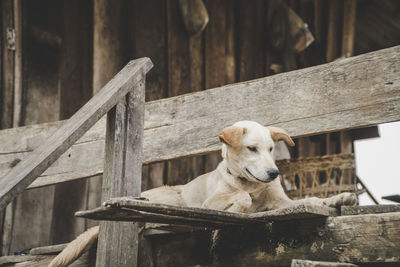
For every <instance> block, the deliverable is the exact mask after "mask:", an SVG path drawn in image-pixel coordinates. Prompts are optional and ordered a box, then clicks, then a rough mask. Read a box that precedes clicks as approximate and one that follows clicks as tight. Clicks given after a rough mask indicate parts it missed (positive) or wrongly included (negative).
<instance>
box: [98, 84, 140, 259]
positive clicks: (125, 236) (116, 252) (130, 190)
mask: <svg viewBox="0 0 400 267" xmlns="http://www.w3.org/2000/svg"><path fill="white" fill-rule="evenodd" d="M144 89H145V80H144V77H143V80H142V81H140V82H139V83H138V84H137V85H136V86H135V87H134V88H133V91H132V92H131V93H129V94H128V95H127V96H126V99H124V100H122V101H120V102H119V103H118V104H117V105H116V106H115V107H114V108H113V109H112V110H111V111H109V112H108V114H107V132H106V152H105V153H106V155H105V161H104V162H105V163H104V173H103V187H102V189H103V190H102V201H105V200H107V199H109V198H112V197H119V196H139V195H140V190H141V179H142V143H143V125H144V101H145V94H144ZM137 251H138V226H137V223H132V222H102V223H101V224H100V235H99V241H98V248H97V260H96V266H136V265H137Z"/></svg>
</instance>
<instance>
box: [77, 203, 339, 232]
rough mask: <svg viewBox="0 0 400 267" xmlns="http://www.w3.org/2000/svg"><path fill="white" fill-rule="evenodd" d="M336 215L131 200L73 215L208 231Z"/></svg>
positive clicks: (321, 210)
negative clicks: (235, 210)
mask: <svg viewBox="0 0 400 267" xmlns="http://www.w3.org/2000/svg"><path fill="white" fill-rule="evenodd" d="M336 215H337V211H336V209H333V208H329V207H322V206H313V205H296V206H293V207H289V208H284V209H277V210H272V211H265V212H257V213H252V214H244V213H233V212H225V211H218V210H209V209H201V208H192V207H177V206H171V205H165V204H158V203H150V202H146V201H139V200H135V199H132V198H114V199H110V200H107V201H105V202H104V203H103V207H99V208H96V209H93V210H90V211H79V212H77V213H76V216H78V217H85V218H91V219H96V220H115V221H140V222H143V221H144V222H153V223H168V224H178V225H180V224H183V225H192V226H197V227H198V226H202V227H210V228H223V227H226V226H234V225H246V224H254V223H265V222H271V221H275V220H283V221H284V220H294V219H305V218H307V219H308V218H319V217H327V216H336Z"/></svg>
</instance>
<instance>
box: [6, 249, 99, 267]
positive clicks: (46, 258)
mask: <svg viewBox="0 0 400 267" xmlns="http://www.w3.org/2000/svg"><path fill="white" fill-rule="evenodd" d="M38 249H39V250H40V249H41V248H38ZM55 252H59V251H55ZM55 256H56V255H55V254H53V255H51V254H49V255H47V254H38V255H33V254H30V253H29V254H28V255H20V256H3V257H0V266H10V267H46V266H48V265H49V263H50V262H51V261H52V260H53V258H54V257H55ZM95 258H96V246H92V248H91V249H90V250H89V251H87V252H85V253H83V254H82V256H80V257H79V258H78V259H77V260H76V261H74V262H73V263H72V264H70V265H68V266H70V267H94V266H95Z"/></svg>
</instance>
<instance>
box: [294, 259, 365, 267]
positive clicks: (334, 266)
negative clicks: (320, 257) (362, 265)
mask: <svg viewBox="0 0 400 267" xmlns="http://www.w3.org/2000/svg"><path fill="white" fill-rule="evenodd" d="M290 266H291V267H357V266H358V265H355V264H352V263H344V262H327V261H309V260H295V259H293V260H292V264H291V265H290Z"/></svg>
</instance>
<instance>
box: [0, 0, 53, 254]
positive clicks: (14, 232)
mask: <svg viewBox="0 0 400 267" xmlns="http://www.w3.org/2000/svg"><path fill="white" fill-rule="evenodd" d="M4 3H13V1H5V2H4ZM18 3H20V1H18ZM58 6H59V4H58V3H55V2H50V1H46V0H39V1H38V2H35V3H33V2H32V3H31V2H30V1H28V2H25V1H22V6H21V7H20V10H21V11H22V13H23V15H22V16H23V21H22V24H23V25H22V35H23V36H22V37H23V44H22V50H23V52H22V53H23V61H22V69H23V70H22V74H23V79H22V80H23V81H22V87H23V90H22V91H23V97H22V100H21V101H22V102H21V106H20V108H21V114H20V115H19V116H18V117H19V118H20V124H18V125H29V124H37V123H44V122H49V121H55V120H59V119H60V117H59V114H60V113H59V109H60V101H59V99H60V95H59V88H58V81H59V57H60V51H59V50H58V49H54V48H50V47H49V46H47V45H43V44H38V42H37V41H36V40H35V39H33V37H32V36H31V35H30V34H29V32H27V31H28V29H29V27H30V26H35V25H36V26H38V25H40V26H41V27H44V28H45V29H47V30H51V31H52V32H58V30H59V26H60V23H59V20H58V19H57V16H58V14H57V12H58V10H59V9H58ZM12 13H13V12H10V13H9V14H10V15H11V14H12ZM50 21H51V23H50ZM27 26H28V29H26V27H27ZM10 52H13V51H11V50H10ZM43 77H46V78H45V79H43ZM10 103H13V101H11V102H10ZM4 115H5V114H4ZM11 115H12V114H11ZM53 198H54V187H47V188H42V189H38V190H31V191H26V192H24V193H22V194H21V195H20V196H18V197H17V198H16V199H15V201H13V204H11V205H9V206H8V207H7V208H6V215H7V216H6V218H5V227H4V228H3V232H2V237H3V240H4V241H5V243H4V244H5V246H4V247H3V248H4V250H3V254H4V255H9V254H12V253H14V251H16V250H21V249H24V248H29V247H33V246H40V245H45V244H50V243H51V234H50V231H49V228H50V226H51V221H52V214H53V202H52V201H51V200H52V199H53ZM49 200H50V201H49ZM26 229H30V231H26Z"/></svg>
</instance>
